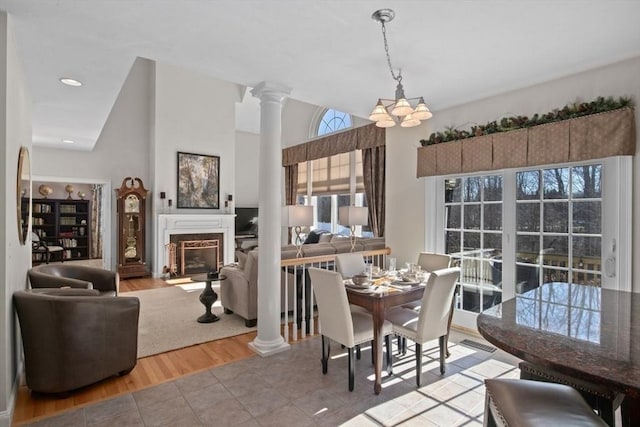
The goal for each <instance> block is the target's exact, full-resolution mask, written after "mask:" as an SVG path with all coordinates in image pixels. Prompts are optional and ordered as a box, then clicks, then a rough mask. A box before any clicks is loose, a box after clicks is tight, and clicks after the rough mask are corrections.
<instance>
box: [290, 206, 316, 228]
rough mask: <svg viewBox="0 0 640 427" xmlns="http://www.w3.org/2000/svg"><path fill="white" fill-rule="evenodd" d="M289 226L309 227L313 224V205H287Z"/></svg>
mask: <svg viewBox="0 0 640 427" xmlns="http://www.w3.org/2000/svg"><path fill="white" fill-rule="evenodd" d="M285 208H286V212H287V223H286V224H287V226H288V227H307V226H310V225H313V206H302V205H290V206H286V207H285Z"/></svg>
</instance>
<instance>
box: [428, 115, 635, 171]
mask: <svg viewBox="0 0 640 427" xmlns="http://www.w3.org/2000/svg"><path fill="white" fill-rule="evenodd" d="M635 153H636V123H635V114H634V109H633V108H621V109H618V110H613V111H608V112H604V113H598V114H592V115H589V116H584V117H578V118H575V119H569V120H563V121H561V122H555V123H548V124H544V125H539V126H533V127H530V128H525V129H517V130H512V131H508V132H501V133H494V134H490V135H483V136H478V137H473V138H468V139H462V140H458V141H451V142H444V143H440V144H434V145H429V146H426V147H419V148H418V164H417V171H416V175H417V177H418V178H421V177H424V176H434V175H448V174H453V173H468V172H477V171H491V170H498V169H506V168H515V167H526V166H540V165H551V164H554V163H566V162H576V161H585V160H592V159H601V158H604V157H612V156H624V155H634V154H635Z"/></svg>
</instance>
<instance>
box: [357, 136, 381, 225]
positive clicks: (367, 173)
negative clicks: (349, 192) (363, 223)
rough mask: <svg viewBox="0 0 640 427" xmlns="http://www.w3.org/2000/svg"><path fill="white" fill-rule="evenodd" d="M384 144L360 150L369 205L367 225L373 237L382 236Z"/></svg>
mask: <svg viewBox="0 0 640 427" xmlns="http://www.w3.org/2000/svg"><path fill="white" fill-rule="evenodd" d="M384 172H385V146H384V145H379V146H377V147H371V148H365V149H363V150H362V175H363V179H364V192H365V194H366V196H367V205H368V207H369V226H370V228H371V231H372V232H373V235H374V236H375V237H384V221H385V218H384V212H385V175H384Z"/></svg>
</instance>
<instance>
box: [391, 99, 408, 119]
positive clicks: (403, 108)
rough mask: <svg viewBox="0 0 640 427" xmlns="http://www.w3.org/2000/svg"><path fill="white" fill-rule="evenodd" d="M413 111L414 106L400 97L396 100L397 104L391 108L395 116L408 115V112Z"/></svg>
mask: <svg viewBox="0 0 640 427" xmlns="http://www.w3.org/2000/svg"><path fill="white" fill-rule="evenodd" d="M411 113H413V108H411V104H409V101H407V100H406V99H405V98H400V99H398V100H397V101H396V104H395V106H394V107H393V109H392V110H391V114H393V115H394V116H406V115H407V114H411Z"/></svg>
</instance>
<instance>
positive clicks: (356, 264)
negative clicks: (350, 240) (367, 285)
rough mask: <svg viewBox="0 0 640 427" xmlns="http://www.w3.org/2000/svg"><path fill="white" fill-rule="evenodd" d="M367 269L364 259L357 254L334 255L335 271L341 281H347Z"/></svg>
mask: <svg viewBox="0 0 640 427" xmlns="http://www.w3.org/2000/svg"><path fill="white" fill-rule="evenodd" d="M366 269H367V265H366V263H365V262H364V257H363V256H362V254H359V253H344V254H337V255H336V271H337V272H338V273H340V275H341V276H342V278H343V279H349V278H351V277H353V276H355V275H356V274H362V273H364V272H365V270H366Z"/></svg>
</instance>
